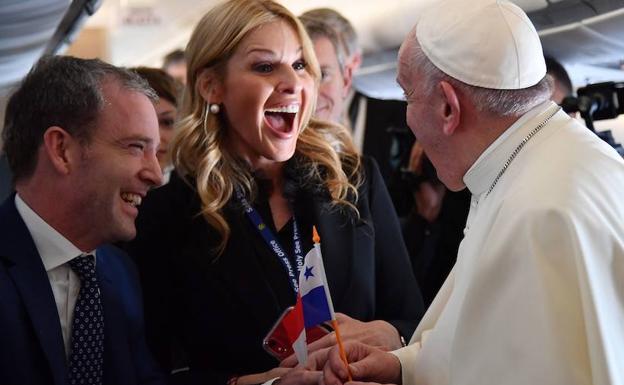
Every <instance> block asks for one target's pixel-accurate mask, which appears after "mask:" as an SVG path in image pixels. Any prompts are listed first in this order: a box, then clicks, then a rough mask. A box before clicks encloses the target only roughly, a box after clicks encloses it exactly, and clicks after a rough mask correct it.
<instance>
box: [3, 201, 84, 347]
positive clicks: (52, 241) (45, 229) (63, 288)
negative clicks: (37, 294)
mask: <svg viewBox="0 0 624 385" xmlns="http://www.w3.org/2000/svg"><path fill="white" fill-rule="evenodd" d="M15 207H16V208H17V211H18V212H19V214H20V216H21V217H22V219H23V220H24V223H25V224H26V227H27V228H28V231H29V232H30V235H31V237H32V239H33V241H34V243H35V246H36V247H37V251H38V252H39V256H40V257H41V261H42V262H43V266H44V268H45V270H46V272H47V273H48V279H49V280H50V286H51V288H52V293H53V294H54V301H55V302H56V309H57V310H58V314H59V320H60V321H61V330H62V332H63V342H64V344H65V355H66V356H69V344H70V342H71V330H72V322H73V320H74V307H75V305H76V298H78V293H79V292H80V278H79V277H78V275H77V274H76V273H75V272H74V271H73V270H72V269H71V267H70V266H69V263H68V262H69V261H70V260H72V259H74V258H76V257H78V256H81V255H85V254H92V255H94V256H95V251H92V252H90V253H84V252H82V251H81V250H79V249H78V248H77V247H76V246H74V245H73V244H72V243H71V242H70V241H68V240H67V239H66V238H65V237H64V236H62V235H61V234H60V233H59V232H58V231H56V230H55V229H54V228H53V227H52V226H50V225H49V224H47V223H46V222H45V221H44V220H43V219H42V218H41V217H40V216H39V215H37V213H36V212H34V211H33V210H32V209H31V208H30V207H28V205H27V204H26V202H24V201H23V200H22V198H21V197H20V196H19V194H16V195H15Z"/></svg>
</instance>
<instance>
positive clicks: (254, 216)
mask: <svg viewBox="0 0 624 385" xmlns="http://www.w3.org/2000/svg"><path fill="white" fill-rule="evenodd" d="M236 196H237V198H238V200H239V201H240V202H241V204H242V205H243V208H244V209H245V214H246V215H247V218H249V220H250V221H251V223H252V224H253V226H254V228H255V229H256V231H258V232H259V233H260V235H262V238H263V239H264V241H265V242H266V244H267V245H268V246H269V248H270V249H271V250H272V251H273V253H274V254H275V256H276V257H277V259H278V260H279V261H280V262H281V263H282V266H284V269H285V270H286V273H288V278H289V279H290V285H291V286H292V288H293V290H294V291H295V293H298V292H299V282H298V280H299V271H301V267H302V266H303V249H302V246H301V237H300V236H299V228H298V227H297V220H296V219H295V217H294V216H293V245H294V249H295V250H294V254H295V263H296V264H297V266H296V268H297V273H296V274H295V270H294V269H293V267H292V264H291V263H290V259H289V258H288V255H287V254H286V251H285V250H284V248H283V247H282V245H280V244H279V242H278V241H277V238H276V237H275V235H274V234H273V232H272V231H271V229H270V228H269V227H268V226H267V225H266V224H265V223H264V220H263V219H262V217H261V216H260V213H258V211H257V210H256V209H254V208H253V207H251V205H250V204H249V202H248V201H247V199H246V198H245V196H243V194H242V193H241V192H240V191H239V190H238V189H236Z"/></svg>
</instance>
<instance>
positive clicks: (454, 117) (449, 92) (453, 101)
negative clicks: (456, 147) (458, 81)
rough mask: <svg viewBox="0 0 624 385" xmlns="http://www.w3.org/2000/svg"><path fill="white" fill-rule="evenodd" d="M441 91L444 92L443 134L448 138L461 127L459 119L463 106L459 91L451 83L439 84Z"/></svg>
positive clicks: (442, 106)
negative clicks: (460, 102) (460, 101)
mask: <svg viewBox="0 0 624 385" xmlns="http://www.w3.org/2000/svg"><path fill="white" fill-rule="evenodd" d="M439 87H440V90H441V92H442V101H443V103H442V105H441V108H442V111H441V113H442V119H443V122H444V125H443V127H442V132H443V133H444V135H446V136H451V135H453V133H454V132H455V129H456V128H457V126H459V121H460V120H459V119H460V114H461V106H460V104H459V97H458V95H457V90H456V89H455V87H453V86H452V85H451V84H450V83H449V82H446V81H441V82H440V83H439Z"/></svg>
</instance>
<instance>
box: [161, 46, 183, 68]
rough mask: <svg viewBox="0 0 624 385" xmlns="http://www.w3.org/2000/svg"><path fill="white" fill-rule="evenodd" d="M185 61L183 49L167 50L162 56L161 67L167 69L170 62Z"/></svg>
mask: <svg viewBox="0 0 624 385" xmlns="http://www.w3.org/2000/svg"><path fill="white" fill-rule="evenodd" d="M185 62H186V58H185V56H184V51H182V50H181V49H176V50H173V51H171V52H169V53H168V54H167V55H165V57H164V58H163V65H162V69H164V70H165V69H167V67H169V66H170V65H172V64H177V63H185Z"/></svg>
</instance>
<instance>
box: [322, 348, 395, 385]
mask: <svg viewBox="0 0 624 385" xmlns="http://www.w3.org/2000/svg"><path fill="white" fill-rule="evenodd" d="M344 348H345V353H346V355H347V361H348V362H349V369H350V371H351V375H352V376H353V381H375V382H379V383H385V384H400V383H401V363H400V361H399V359H398V358H397V357H396V356H395V355H393V354H391V353H388V352H385V351H383V350H381V349H378V348H375V347H373V346H369V345H365V344H362V343H359V342H351V343H347V344H345V346H344ZM347 381H348V373H347V369H346V367H345V364H344V362H343V361H342V358H341V357H340V350H339V349H338V347H337V346H336V347H334V348H332V349H331V350H330V351H329V353H328V355H327V362H326V363H325V367H324V369H323V377H322V378H321V380H320V382H319V384H322V385H342V384H344V383H346V382H347ZM359 383H360V382H349V384H359Z"/></svg>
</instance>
